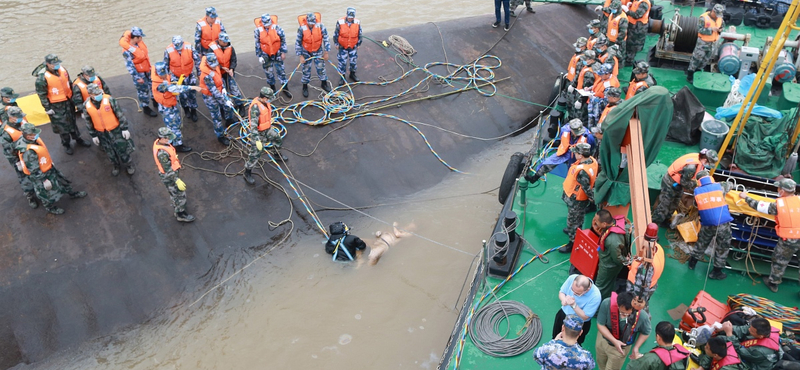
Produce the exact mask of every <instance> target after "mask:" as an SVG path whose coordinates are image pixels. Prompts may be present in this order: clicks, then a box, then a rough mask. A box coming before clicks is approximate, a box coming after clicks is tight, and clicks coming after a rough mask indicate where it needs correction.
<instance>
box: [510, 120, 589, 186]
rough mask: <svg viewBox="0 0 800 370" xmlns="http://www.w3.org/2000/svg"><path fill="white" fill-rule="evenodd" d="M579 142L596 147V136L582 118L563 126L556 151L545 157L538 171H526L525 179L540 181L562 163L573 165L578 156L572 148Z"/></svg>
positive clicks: (532, 181) (531, 181) (534, 181)
mask: <svg viewBox="0 0 800 370" xmlns="http://www.w3.org/2000/svg"><path fill="white" fill-rule="evenodd" d="M579 143H587V144H589V147H590V148H592V147H594V144H595V139H594V136H592V134H590V133H589V132H588V131H587V130H586V127H583V122H581V120H579V119H573V120H570V121H569V122H568V123H567V124H565V125H564V126H561V133H560V135H559V144H558V149H557V150H556V152H555V153H553V154H551V155H550V156H548V157H547V158H545V159H544V161H542V163H541V165H540V166H539V168H537V169H536V172H533V173H531V172H529V171H526V173H525V180H527V181H528V182H530V183H531V184H533V183H536V182H537V181H539V179H540V178H541V177H542V176H544V175H545V174H547V173H549V172H550V171H552V170H553V169H554V168H556V167H558V165H560V164H561V163H566V164H567V165H571V164H572V163H573V162H574V161H576V159H575V158H577V157H576V156H574V155H573V154H572V153H573V151H572V148H573V147H575V145H577V144H579Z"/></svg>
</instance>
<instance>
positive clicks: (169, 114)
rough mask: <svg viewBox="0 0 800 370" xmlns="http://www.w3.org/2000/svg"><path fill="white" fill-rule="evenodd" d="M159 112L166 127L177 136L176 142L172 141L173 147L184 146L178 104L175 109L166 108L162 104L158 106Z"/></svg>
mask: <svg viewBox="0 0 800 370" xmlns="http://www.w3.org/2000/svg"><path fill="white" fill-rule="evenodd" d="M158 112H159V113H161V117H162V118H163V120H164V126H167V127H168V128H169V129H170V130H171V131H172V133H174V134H175V140H173V141H172V144H173V145H176V146H177V145H183V134H182V133H181V126H182V122H181V111H180V109H179V108H178V105H177V104H176V105H175V106H174V107H165V106H163V105H161V104H159V105H158Z"/></svg>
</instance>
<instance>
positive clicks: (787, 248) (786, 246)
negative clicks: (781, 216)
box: [769, 239, 800, 284]
mask: <svg viewBox="0 0 800 370" xmlns="http://www.w3.org/2000/svg"><path fill="white" fill-rule="evenodd" d="M798 250H800V239H786V240H784V239H781V240H779V241H778V244H777V245H776V246H775V250H774V251H773V252H772V269H771V270H770V273H769V281H771V282H772V283H773V284H780V283H781V281H782V280H783V274H784V273H785V272H786V266H788V265H789V261H791V260H792V256H793V255H794V254H795V253H797V251H798Z"/></svg>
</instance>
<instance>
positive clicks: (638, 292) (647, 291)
mask: <svg viewBox="0 0 800 370" xmlns="http://www.w3.org/2000/svg"><path fill="white" fill-rule="evenodd" d="M651 278H652V276H651ZM642 284H643V283H642V275H639V274H637V275H636V284H634V283H631V281H630V280H628V281H627V283H626V288H625V290H626V291H628V292H631V293H633V295H634V296H641V297H642V299H644V301H645V302H650V297H652V296H653V293H655V292H656V288H658V284H656V285H653V286H650V287H646V288H644V289H641V288H639V287H638V286H641V285H642Z"/></svg>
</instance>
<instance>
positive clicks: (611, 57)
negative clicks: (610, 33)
mask: <svg viewBox="0 0 800 370" xmlns="http://www.w3.org/2000/svg"><path fill="white" fill-rule="evenodd" d="M612 46H613V48H612V47H610V46H609V41H608V38H607V37H606V36H605V35H600V36H597V41H595V43H594V52H595V54H597V57H596V59H597V62H598V64H601V65H602V64H608V65H609V66H610V70H611V74H612V75H613V76H614V77H617V76H618V75H619V68H620V63H619V61H620V60H622V59H621V58H619V56H617V53H619V47H618V46H616V45H612Z"/></svg>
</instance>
